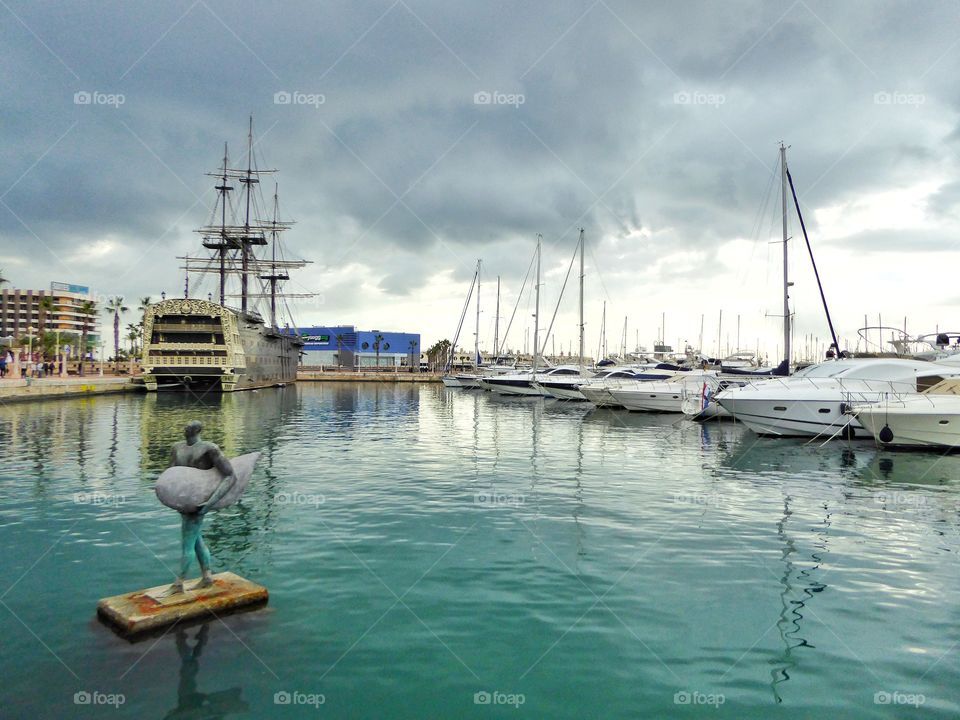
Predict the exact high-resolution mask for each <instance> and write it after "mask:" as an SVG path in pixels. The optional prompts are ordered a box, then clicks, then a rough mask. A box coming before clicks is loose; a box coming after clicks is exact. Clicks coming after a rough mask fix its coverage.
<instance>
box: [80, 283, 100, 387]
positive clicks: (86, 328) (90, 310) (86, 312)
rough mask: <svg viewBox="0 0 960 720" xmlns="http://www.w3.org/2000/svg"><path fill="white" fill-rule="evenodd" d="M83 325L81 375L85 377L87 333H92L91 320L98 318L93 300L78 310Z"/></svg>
mask: <svg viewBox="0 0 960 720" xmlns="http://www.w3.org/2000/svg"><path fill="white" fill-rule="evenodd" d="M77 312H78V313H79V314H80V318H81V322H82V323H83V334H82V335H81V339H80V374H81V375H83V358H84V357H85V356H86V354H87V333H88V332H90V319H91V318H94V317H96V316H97V306H96V305H95V304H94V303H93V301H92V300H84V301H83V302H82V303H81V304H80V307H78V308H77Z"/></svg>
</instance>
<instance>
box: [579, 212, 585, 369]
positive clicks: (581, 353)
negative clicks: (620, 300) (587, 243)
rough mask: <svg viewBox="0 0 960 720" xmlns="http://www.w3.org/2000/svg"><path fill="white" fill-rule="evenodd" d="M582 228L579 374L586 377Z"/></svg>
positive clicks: (581, 242)
mask: <svg viewBox="0 0 960 720" xmlns="http://www.w3.org/2000/svg"><path fill="white" fill-rule="evenodd" d="M583 244H584V240H583V228H580V374H581V375H586V373H585V372H584V369H583V275H584V273H583V250H584V247H583Z"/></svg>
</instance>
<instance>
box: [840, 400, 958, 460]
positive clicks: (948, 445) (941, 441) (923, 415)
mask: <svg viewBox="0 0 960 720" xmlns="http://www.w3.org/2000/svg"><path fill="white" fill-rule="evenodd" d="M852 412H853V413H854V414H856V416H857V419H858V420H859V421H860V423H861V424H862V425H863V426H864V427H865V428H866V429H867V431H868V432H870V434H872V435H873V437H874V438H875V439H876V440H877V442H878V443H880V444H881V445H883V446H885V447H901V448H938V449H953V448H958V447H960V398H956V397H948V398H941V397H936V398H930V399H929V400H928V399H927V398H926V397H923V398H922V399H921V398H916V399H912V400H907V401H905V402H900V403H893V402H891V403H890V404H889V405H887V404H886V403H883V402H881V403H877V404H876V405H867V406H858V407H855V408H854V409H853V411H852ZM884 428H888V429H889V433H890V435H886V434H885V437H881V431H882V430H883V429H884ZM885 438H886V439H885Z"/></svg>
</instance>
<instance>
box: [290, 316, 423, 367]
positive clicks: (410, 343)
mask: <svg viewBox="0 0 960 720" xmlns="http://www.w3.org/2000/svg"><path fill="white" fill-rule="evenodd" d="M300 334H301V336H302V337H303V340H304V342H305V345H304V348H303V349H304V356H303V359H302V364H303V365H307V366H317V365H326V366H338V367H343V368H349V369H354V368H365V367H377V366H378V363H379V367H389V368H399V367H404V368H410V367H413V368H414V369H418V368H419V366H420V335H419V334H418V333H403V332H387V331H385V330H357V329H356V327H354V326H353V325H334V326H330V327H307V328H300Z"/></svg>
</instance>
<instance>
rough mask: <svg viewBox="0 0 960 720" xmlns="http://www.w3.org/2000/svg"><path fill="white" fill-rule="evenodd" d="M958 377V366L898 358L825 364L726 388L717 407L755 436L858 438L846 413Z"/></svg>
mask: <svg viewBox="0 0 960 720" xmlns="http://www.w3.org/2000/svg"><path fill="white" fill-rule="evenodd" d="M955 376H960V363H958V362H956V361H954V362H953V363H952V364H948V363H947V362H940V363H932V362H926V361H923V360H901V359H898V358H860V359H841V360H828V361H826V362H823V363H820V364H818V365H811V366H810V367H807V368H804V369H803V370H800V371H799V372H797V373H795V374H794V375H792V376H790V377H785V378H771V379H769V380H763V381H759V382H754V383H750V384H748V385H745V386H743V387H737V388H730V389H727V390H723V391H721V392H720V393H718V394H717V396H716V399H717V402H718V403H720V405H721V406H722V407H723V408H724V409H725V410H726V411H727V412H729V413H730V414H732V415H733V416H734V417H736V419H737V420H740V421H742V422H743V423H744V424H745V425H746V426H747V427H748V428H750V429H751V430H753V431H754V432H756V433H758V434H760V435H774V436H782V437H804V436H819V435H823V436H825V437H831V436H833V435H834V434H839V433H843V435H844V436H845V437H862V436H866V435H868V434H869V433H868V432H867V431H866V430H865V429H864V428H863V426H862V425H861V424H860V423H859V422H858V421H857V420H856V418H854V417H853V416H852V415H849V414H847V413H846V412H845V411H846V410H847V409H848V408H849V407H850V406H851V405H853V404H862V403H875V402H878V401H880V400H882V399H883V398H884V397H885V395H887V394H890V393H907V392H918V391H922V390H924V389H926V388H928V387H931V386H933V385H935V384H936V383H938V382H940V381H941V380H943V379H944V378H947V377H955Z"/></svg>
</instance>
